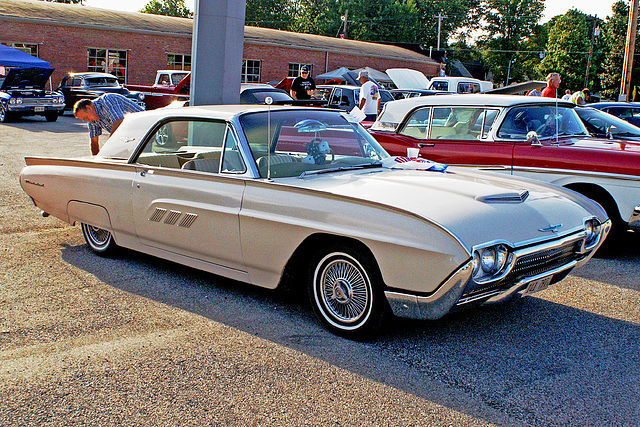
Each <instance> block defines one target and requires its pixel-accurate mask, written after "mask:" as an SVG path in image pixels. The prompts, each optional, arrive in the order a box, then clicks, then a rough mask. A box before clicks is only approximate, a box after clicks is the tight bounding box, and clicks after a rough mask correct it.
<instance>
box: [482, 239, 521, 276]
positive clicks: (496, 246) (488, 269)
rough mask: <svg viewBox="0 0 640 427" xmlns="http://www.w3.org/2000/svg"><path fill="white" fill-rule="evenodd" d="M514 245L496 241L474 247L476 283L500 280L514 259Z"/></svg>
mask: <svg viewBox="0 0 640 427" xmlns="http://www.w3.org/2000/svg"><path fill="white" fill-rule="evenodd" d="M512 250H513V248H512V246H511V245H510V244H507V243H505V242H494V243H491V244H487V245H483V246H479V247H476V248H474V249H473V260H472V263H473V273H472V277H473V280H474V281H475V282H476V283H487V282H492V281H495V280H499V279H501V278H502V277H504V276H505V275H506V273H507V271H508V269H509V268H508V266H509V264H510V262H511V260H512V258H513V257H512V255H511V253H512Z"/></svg>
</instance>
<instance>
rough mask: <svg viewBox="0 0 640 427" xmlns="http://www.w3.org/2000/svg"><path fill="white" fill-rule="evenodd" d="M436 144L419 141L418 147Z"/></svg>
mask: <svg viewBox="0 0 640 427" xmlns="http://www.w3.org/2000/svg"><path fill="white" fill-rule="evenodd" d="M435 146H436V144H435V143H433V142H419V143H418V147H420V148H423V147H435Z"/></svg>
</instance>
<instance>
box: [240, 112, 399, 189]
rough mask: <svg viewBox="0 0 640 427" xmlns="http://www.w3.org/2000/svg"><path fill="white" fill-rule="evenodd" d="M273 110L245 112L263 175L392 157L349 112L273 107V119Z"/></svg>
mask: <svg viewBox="0 0 640 427" xmlns="http://www.w3.org/2000/svg"><path fill="white" fill-rule="evenodd" d="M268 114H269V113H267V112H260V113H250V114H246V115H243V116H242V117H240V123H241V125H242V130H243V132H244V135H245V137H246V138H247V142H248V143H249V147H250V148H251V152H252V154H253V158H254V159H255V160H256V165H257V167H258V170H259V171H260V176H262V177H267V176H270V177H272V178H278V177H297V176H300V175H301V174H303V173H308V172H314V171H322V170H327V171H328V170H339V169H340V168H351V167H367V166H373V165H379V164H380V160H382V159H384V158H387V157H388V156H389V155H388V154H387V153H386V151H384V149H383V148H382V147H381V146H380V145H379V144H378V142H377V141H376V140H374V139H373V137H372V136H371V135H369V133H368V132H367V131H365V130H364V128H362V126H360V124H358V123H355V122H353V121H352V120H350V119H349V116H348V115H347V114H346V113H338V112H335V111H322V110H317V111H316V110H312V109H305V110H287V111H273V112H271V113H270V119H269V118H268V117H269V116H268ZM268 130H270V133H269V134H268ZM267 134H268V136H267Z"/></svg>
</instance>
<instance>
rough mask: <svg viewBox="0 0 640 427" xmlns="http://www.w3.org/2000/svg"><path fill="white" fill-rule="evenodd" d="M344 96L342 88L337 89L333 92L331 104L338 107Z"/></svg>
mask: <svg viewBox="0 0 640 427" xmlns="http://www.w3.org/2000/svg"><path fill="white" fill-rule="evenodd" d="M341 98H342V89H335V90H334V91H333V93H332V94H331V99H330V100H329V105H331V106H334V107H337V106H339V105H340V99H341Z"/></svg>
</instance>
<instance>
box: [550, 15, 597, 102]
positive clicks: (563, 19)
mask: <svg viewBox="0 0 640 427" xmlns="http://www.w3.org/2000/svg"><path fill="white" fill-rule="evenodd" d="M594 19H596V18H595V17H592V16H588V15H585V14H584V13H582V12H580V11H578V10H576V9H570V10H569V11H568V12H567V13H565V14H564V15H562V16H560V17H559V18H558V19H557V21H556V22H555V25H554V26H553V27H551V28H550V29H549V41H548V43H547V55H546V57H545V58H544V60H543V61H542V64H541V65H540V70H541V72H542V73H543V74H547V73H550V72H557V73H560V76H561V78H562V84H561V87H565V88H569V89H571V91H576V90H580V89H582V88H583V87H584V79H585V74H586V69H587V62H588V56H589V49H590V46H591V33H592V31H593V22H594ZM598 22H601V21H598ZM598 43H599V41H598ZM594 51H596V53H597V52H599V49H598V48H596V49H594ZM594 62H598V61H597V60H596V61H594V60H593V59H592V65H593V63H594ZM589 75H590V77H592V78H591V79H590V80H591V81H590V82H587V84H590V85H591V89H592V90H593V91H597V90H598V89H599V88H600V82H599V77H598V72H591V71H590V74H589ZM596 80H597V81H596Z"/></svg>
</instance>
